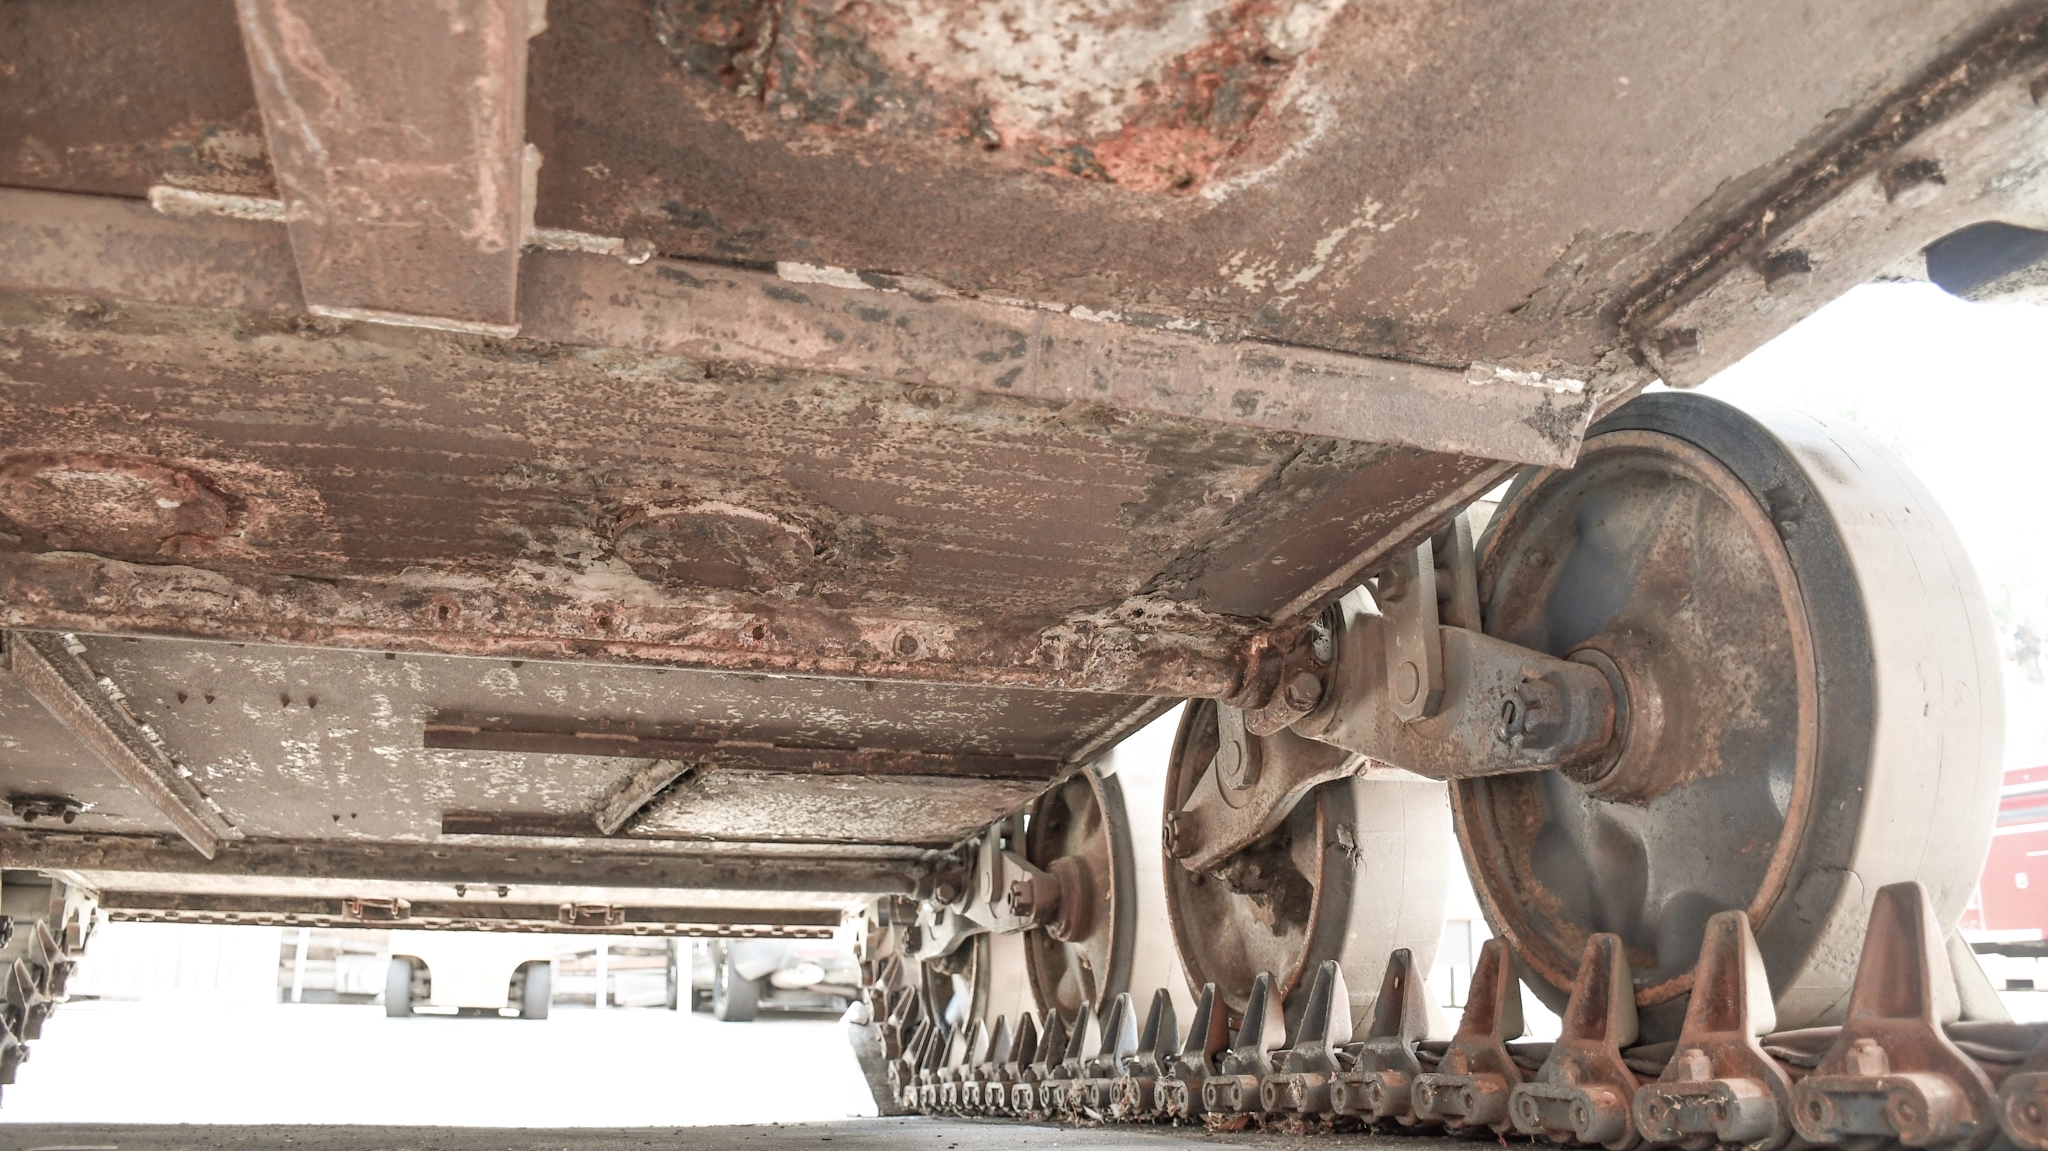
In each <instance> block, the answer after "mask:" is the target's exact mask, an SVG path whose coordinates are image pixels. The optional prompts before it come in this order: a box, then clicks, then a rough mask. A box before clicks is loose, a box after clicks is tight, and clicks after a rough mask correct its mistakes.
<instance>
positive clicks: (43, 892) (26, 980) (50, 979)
mask: <svg viewBox="0 0 2048 1151" xmlns="http://www.w3.org/2000/svg"><path fill="white" fill-rule="evenodd" d="M95 911H96V903H95V901H94V899H93V896H92V894H91V893H90V892H88V891H86V890H84V889H83V888H80V887H76V886H74V885H72V884H68V883H66V882H64V881H63V880H61V879H50V880H47V881H45V880H41V879H37V880H34V881H31V882H24V883H7V884H5V885H4V886H0V971H4V974H0V988H4V993H5V996H6V999H5V1001H4V1002H0V1085H5V1084H11V1083H13V1082H14V1079H15V1075H16V1074H17V1073H18V1072H19V1071H20V1068H21V1065H22V1064H23V1063H25V1062H27V1061H28V1057H29V1043H30V1042H32V1041H34V1040H37V1039H40V1038H42V1035H43V1027H44V1025H45V1023H46V1022H47V1021H48V1019H49V1017H50V1013H51V1012H52V1011H54V1010H55V1009H56V1007H57V1005H58V1004H60V1003H62V1002H63V1001H64V995H65V987H66V984H68V983H69V982H70V979H71V974H72V972H74V971H76V970H77V969H78V959H77V956H78V955H79V954H80V953H81V952H83V951H84V950H85V944H86V941H87V939H88V937H89V936H90V935H91V934H92V930H93V917H94V913H95Z"/></svg>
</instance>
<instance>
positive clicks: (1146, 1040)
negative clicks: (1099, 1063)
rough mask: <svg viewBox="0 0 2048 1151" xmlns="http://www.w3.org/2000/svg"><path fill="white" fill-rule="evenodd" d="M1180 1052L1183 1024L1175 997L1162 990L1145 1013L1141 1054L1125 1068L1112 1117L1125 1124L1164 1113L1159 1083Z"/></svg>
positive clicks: (1139, 1046) (1132, 1057)
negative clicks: (1176, 1008) (1174, 1007)
mask: <svg viewBox="0 0 2048 1151" xmlns="http://www.w3.org/2000/svg"><path fill="white" fill-rule="evenodd" d="M1179 1050H1180V1021H1179V1020H1177V1019H1175V1018H1174V1016H1173V996H1171V995H1169V994H1167V993H1166V988H1164V987H1162V988H1160V989H1159V990H1157V991H1155V992H1153V993H1152V1007H1151V1009H1150V1010H1148V1011H1146V1012H1145V1030H1144V1031H1143V1032H1141V1033H1140V1034H1139V1035H1138V1053H1137V1054H1136V1055H1133V1056H1131V1058H1130V1061H1129V1062H1128V1063H1126V1064H1124V1073H1123V1075H1122V1076H1121V1077H1119V1078H1118V1079H1117V1081H1116V1102H1115V1103H1113V1104H1112V1105H1111V1107H1110V1115H1111V1117H1112V1118H1115V1119H1117V1120H1118V1121H1120V1122H1124V1123H1131V1122H1140V1121H1144V1120H1149V1119H1153V1118H1156V1117H1157V1116H1158V1115H1159V1111H1160V1101H1159V1081H1160V1080H1161V1079H1162V1078H1164V1077H1165V1075H1166V1068H1167V1065H1168V1064H1169V1063H1170V1062H1172V1060H1173V1057H1174V1055H1175V1054H1176V1053H1177V1052H1178V1051H1179Z"/></svg>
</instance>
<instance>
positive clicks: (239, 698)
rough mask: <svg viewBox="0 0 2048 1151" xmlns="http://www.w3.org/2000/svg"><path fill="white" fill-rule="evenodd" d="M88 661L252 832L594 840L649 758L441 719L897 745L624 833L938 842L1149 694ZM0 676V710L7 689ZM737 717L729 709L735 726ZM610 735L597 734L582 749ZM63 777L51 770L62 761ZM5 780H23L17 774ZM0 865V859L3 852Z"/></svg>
mask: <svg viewBox="0 0 2048 1151" xmlns="http://www.w3.org/2000/svg"><path fill="white" fill-rule="evenodd" d="M84 646H85V649H86V650H85V654H84V659H85V661H86V663H87V664H88V665H89V666H90V667H91V669H92V671H93V672H94V673H95V674H97V675H101V676H105V677H107V678H108V679H110V680H112V681H114V682H118V683H120V684H122V685H123V687H122V690H123V691H124V692H125V693H126V697H127V701H126V706H127V707H128V708H129V709H130V710H131V711H132V712H133V713H134V715H135V716H136V718H137V719H138V720H139V721H141V722H143V723H146V724H148V725H149V726H150V728H151V729H152V730H153V731H154V732H156V733H158V735H159V736H160V737H161V739H162V740H163V742H164V744H165V745H166V746H167V747H169V748H172V749H175V751H176V753H177V756H178V759H179V762H180V763H182V764H184V765H185V766H186V767H188V768H189V769H190V770H192V771H193V772H194V773H195V775H194V780H195V782H197V783H198V784H199V785H200V786H202V787H203V788H204V790H205V792H206V794H208V795H210V796H212V797H213V798H214V799H215V800H216V801H218V802H219V803H221V804H222V806H223V807H224V808H226V810H227V811H229V812H230V813H232V817H233V819H234V822H235V824H236V825H237V826H238V827H239V828H241V829H242V830H243V831H244V832H245V833H247V834H249V835H253V836H258V837H266V836H267V837H285V838H294V839H334V840H345V841H358V842H361V841H383V840H410V841H415V842H418V841H422V840H428V839H432V838H434V837H435V836H436V835H437V834H438V835H445V834H446V833H448V832H449V831H451V830H456V829H454V828H452V827H451V825H450V823H449V813H451V812H455V813H463V815H464V816H465V818H467V819H468V820H469V823H470V826H469V827H466V828H463V829H461V830H475V829H478V825H481V826H482V827H484V828H492V829H503V830H507V831H512V832H513V833H515V834H524V835H529V836H530V835H534V834H552V835H555V836H567V837H581V838H590V839H595V838H597V837H598V836H599V829H598V828H597V826H596V823H595V815H596V812H597V811H598V809H599V808H600V807H602V806H603V804H604V801H605V800H606V798H607V797H608V796H609V795H610V794H611V793H612V791H613V790H614V789H615V788H616V787H617V786H618V785H619V784H620V782H621V781H622V780H624V779H626V778H627V777H629V776H631V775H632V774H633V773H634V771H635V770H636V768H637V767H638V765H639V764H640V763H642V762H644V759H633V758H625V757H621V756H619V755H617V754H616V752H617V747H616V746H615V745H613V746H599V747H593V748H591V749H590V750H591V752H593V753H594V754H575V753H573V752H572V751H569V750H568V749H564V748H562V747H560V746H549V747H545V748H535V749H532V750H526V751H483V750H474V749H472V750H460V751H456V750H437V749H435V748H432V747H429V746H425V742H424V741H423V740H422V732H423V728H424V726H425V725H426V724H427V723H429V722H431V721H433V720H434V719H435V718H437V717H438V716H440V715H442V714H444V713H446V712H448V711H458V712H463V713H467V714H483V713H495V714H500V715H510V716H518V717H528V718H527V719H526V720H525V722H524V726H528V727H541V726H543V725H553V726H556V727H558V728H563V727H566V728H571V729H575V730H581V731H583V732H585V733H598V734H611V735H615V736H616V735H630V734H633V733H635V732H647V733H649V734H655V733H660V732H674V731H689V730H698V731H702V730H707V729H715V730H717V731H719V732H720V733H721V735H722V736H723V737H724V738H726V739H728V740H730V741H733V742H735V743H738V744H740V745H742V746H744V745H745V744H749V743H751V744H756V745H766V746H770V747H772V746H776V745H780V746H782V747H784V748H787V749H791V750H792V751H795V750H798V749H804V748H809V749H814V751H815V754H819V755H831V754H833V753H835V752H844V753H847V754H849V755H851V754H853V753H856V752H858V751H860V750H862V749H865V751H866V753H867V757H868V758H869V759H871V760H874V761H875V762H876V763H877V764H878V765H882V766H886V765H887V763H888V761H889V756H890V753H892V752H894V753H902V754H903V756H904V758H905V759H906V760H908V761H910V762H911V766H912V767H913V772H914V771H915V762H916V761H917V760H919V759H920V753H936V754H935V755H933V756H932V757H931V760H932V765H931V766H927V767H925V768H924V769H923V773H922V774H916V773H913V774H905V775H897V776H893V777H891V776H878V775H858V774H856V775H850V776H837V777H834V778H831V779H825V778H821V777H815V776H811V775H808V774H805V773H796V774H791V773H789V772H787V771H784V772H781V773H762V772H760V771H757V770H748V769H747V767H746V764H745V763H744V762H743V761H742V762H738V763H735V764H734V765H733V766H732V767H731V768H729V769H728V768H724V767H719V766H717V765H716V764H715V763H713V764H710V765H707V766H706V767H705V768H704V769H701V770H700V771H699V772H698V774H697V775H696V777H695V778H692V779H689V780H686V781H683V782H682V783H678V784H676V785H674V786H673V787H671V788H669V789H667V790H666V791H665V793H664V794H663V795H662V796H661V797H660V798H658V799H656V800H655V801H654V802H653V803H651V804H650V805H649V807H648V808H647V809H646V810H645V811H643V812H642V813H641V815H640V817H639V818H638V819H637V820H635V821H633V822H631V823H629V824H628V825H627V826H626V827H625V828H624V829H623V830H622V831H620V833H619V839H620V840H635V839H653V840H661V841H664V842H669V843H676V842H677V841H692V840H694V841H697V842H699V843H700V844H701V843H704V842H707V841H722V842H727V843H731V842H734V841H739V842H746V841H760V840H769V841H779V842H794V843H803V842H810V843H877V842H879V843H891V842H895V843H915V844H927V845H935V846H944V845H945V844H948V843H951V842H953V841H954V840H955V839H957V838H959V837H960V836H962V835H965V834H967V833H969V832H971V831H972V830H974V829H975V828H977V827H979V826H980V825H981V824H982V823H985V822H987V820H989V819H991V818H993V817H994V816H995V815H998V814H1000V813H1001V812H1002V811H1004V810H1007V808H1009V807H1011V806H1015V805H1016V804H1018V803H1022V802H1024V801H1025V800H1027V799H1029V798H1030V796H1032V795H1033V794H1035V793H1036V792H1037V791H1038V790H1039V789H1040V788H1042V787H1043V786H1044V782H1045V780H1046V779H1047V778H1049V777H1050V774H1051V773H1050V770H1049V768H1050V767H1051V766H1052V765H1055V764H1057V763H1059V762H1060V761H1062V760H1064V759H1066V758H1067V757H1069V756H1071V755H1074V754H1077V753H1079V752H1081V751H1082V750H1084V749H1085V747H1086V746H1087V745H1088V744H1089V743H1091V742H1093V741H1095V740H1097V739H1098V738H1100V737H1102V736H1104V735H1106V734H1107V733H1110V732H1113V731H1115V730H1117V729H1118V727H1119V726H1120V725H1121V724H1123V723H1125V722H1127V721H1128V720H1129V718H1130V717H1131V716H1133V715H1136V716H1145V715H1149V714H1150V705H1149V704H1148V702H1147V701H1144V700H1136V699H1129V698H1125V697H1119V696H1108V695H1099V694H1094V693H1072V692H999V691H992V690H989V689H986V688H958V687H941V686H919V685H911V684H875V683H869V684H862V683H858V682H846V681H836V680H829V679H816V678H805V679H797V678H789V679H764V678H759V677H750V676H749V677H741V676H729V675H717V674H706V673H696V672H663V671H660V670H655V669H625V668H605V669H596V670H595V672H593V669H588V668H579V667H576V666H571V665H564V664H558V663H555V664H551V663H520V662H515V661H506V660H478V659H453V658H447V657H415V656H406V657H402V658H386V657H385V656H383V655H381V654H377V653H357V652H342V651H321V650H317V649H311V648H298V649H278V648H270V649H253V650H252V649H243V648H235V647H230V646H228V645H225V644H208V643H192V642H173V641H149V642H140V643H138V642H127V641H121V640H108V639H97V638H94V639H88V640H87V641H86V642H85V644H84ZM18 692H19V689H18V688H16V687H14V686H13V685H12V684H11V682H10V681H7V680H6V679H5V677H0V700H8V699H11V698H12V697H13V696H15V695H16V694H18ZM736 715H737V716H743V717H744V718H743V719H739V720H734V719H733V718H732V717H734V716H736ZM36 734H37V733H36V732H35V731H34V730H33V729H25V730H23V731H22V735H23V736H24V737H25V738H24V741H23V742H21V743H18V744H15V745H12V746H4V747H0V778H5V779H7V780H8V781H9V784H10V786H19V785H20V784H25V783H30V782H33V783H34V784H35V786H36V788H37V790H38V791H41V792H48V793H54V794H67V795H68V794H77V795H80V796H84V797H86V798H88V799H90V800H92V801H93V802H92V806H91V807H90V808H88V809H87V810H86V811H84V812H83V813H81V814H80V815H79V816H78V819H77V822H76V823H74V824H71V825H69V826H70V827H72V828H74V829H76V830H78V831H82V832H111V833H122V832H133V831H139V830H155V829H157V828H161V827H163V826H165V825H164V824H163V823H161V822H160V817H158V816H157V815H156V814H155V812H154V809H153V808H152V806H151V805H150V804H149V803H148V802H146V801H145V800H144V799H143V798H142V797H141V796H140V795H133V794H130V795H125V796H124V795H120V794H118V793H116V794H112V795H107V794H101V793H97V792H94V791H92V790H91V785H92V784H93V783H94V781H96V780H97V779H99V778H100V777H101V776H103V775H105V774H106V769H105V768H104V767H102V766H100V765H98V764H95V763H93V762H91V761H89V760H77V761H65V760H58V759H56V758H55V757H54V756H50V755H45V754H44V752H45V750H47V751H50V752H60V753H61V752H62V751H63V750H65V749H66V748H68V747H69V746H70V741H69V740H68V739H67V738H65V737H64V736H62V735H61V734H56V733H52V735H50V736H48V737H46V738H44V739H43V740H41V741H38V742H29V741H28V740H29V739H30V738H33V737H34V736H35V735H36ZM578 742H583V743H587V744H604V743H606V742H607V741H603V740H589V739H585V740H582V741H578ZM1018 753H1023V754H1025V755H1027V756H1029V760H1028V762H1029V763H1031V764H1032V765H1033V767H1032V769H1031V770H1028V771H1022V772H1019V773H1018V774H1019V775H1020V776H1021V778H1011V779H1007V780H1005V779H986V778H976V777H974V776H972V775H964V776H963V775H961V774H954V772H953V768H952V760H951V759H950V758H949V757H953V756H957V757H961V758H965V759H967V760H970V761H971V760H974V759H976V758H986V759H989V760H995V759H999V758H1007V757H1009V756H1013V755H1016V754H1018ZM59 763H62V764H65V765H66V766H65V767H64V769H63V770H52V768H53V767H55V766H56V765H57V764H59ZM17 781H19V782H18V783H17ZM9 863H10V866H11V865H13V861H12V859H11V858H10V860H9Z"/></svg>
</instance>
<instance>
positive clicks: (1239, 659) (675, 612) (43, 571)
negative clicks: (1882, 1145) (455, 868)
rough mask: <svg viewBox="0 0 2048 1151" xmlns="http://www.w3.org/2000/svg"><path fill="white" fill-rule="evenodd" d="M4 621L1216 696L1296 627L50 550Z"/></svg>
mask: <svg viewBox="0 0 2048 1151" xmlns="http://www.w3.org/2000/svg"><path fill="white" fill-rule="evenodd" d="M0 626H4V627H13V628H32V629H41V630H62V631H74V632H86V633H92V634H104V635H163V636H182V637H186V638H191V639H216V640H226V641H229V642H235V643H271V644H300V645H306V646H317V647H341V648H353V649H356V650H369V651H406V652H427V653H437V654H442V655H473V656H492V657H496V658H502V659H536V660H573V661H581V662H594V663H612V664H622V665H638V666H647V667H678V668H701V669H705V670H716V671H745V672H771V673H776V674H784V675H816V676H830V677H839V678H855V679H882V680H898V681H905V682H919V683H956V684H979V685H985V686H991V687H1031V688H1049V689H1057V690H1066V691H1098V692H1109V693H1115V694H1124V695H1147V696H1176V697H1180V698H1188V697H1193V696H1202V697H1213V698H1225V699H1228V698H1234V697H1237V696H1239V694H1240V693H1241V692H1247V691H1249V692H1250V693H1251V694H1253V695H1256V694H1258V692H1260V691H1265V692H1270V691H1271V688H1272V683H1271V682H1270V680H1271V678H1272V676H1274V675H1277V673H1278V665H1277V662H1276V661H1274V660H1272V659H1271V658H1269V657H1271V656H1272V654H1273V653H1274V652H1275V651H1284V650H1286V649H1288V648H1291V647H1292V646H1293V645H1294V643H1295V642H1296V640H1297V639H1298V638H1299V635H1300V634H1301V632H1302V630H1303V629H1302V628H1301V627H1299V626H1296V627H1291V628H1290V627H1281V628H1273V629H1267V628H1262V627H1260V626H1258V625H1257V624H1255V623H1253V622H1251V621H1246V620H1239V619H1234V618H1230V617H1222V616H1212V615H1204V614H1203V613H1200V612H1193V611H1187V610H1185V609H1183V608H1180V607H1179V606H1178V605H1173V606H1170V607H1166V608H1164V609H1155V610H1153V611H1152V612H1151V613H1150V614H1144V613H1137V612H1122V611H1115V610H1112V611H1106V612H1100V613H1088V614H1086V615H1079V616H1075V617H1072V618H1070V619H1068V620H1065V621H1062V622H1059V623H1056V624H1053V625H1052V626H1050V627H1043V628H1038V629H1024V628H1019V627H1016V626H1014V625H1010V624H1009V621H1003V620H994V621H989V620H975V619H957V620H942V619H932V618H928V617H927V618H920V617H917V616H912V615H909V614H907V613H906V614H905V615H902V616H900V617H897V618H889V617H888V616H886V615H882V614H881V613H868V612H858V611H852V610H835V609H831V608H825V607H815V608H810V609H808V610H807V611H806V613H805V614H804V615H802V616H798V615H796V614H795V613H792V612H790V611H788V610H787V608H786V607H785V606H784V605H782V604H781V603H779V602H772V601H768V600H765V599H762V600H749V599H746V598H742V597H738V596H721V597H706V598H705V599H701V600H697V601H694V602H691V601H682V602H677V601H669V602H660V601H652V602H645V603H640V602H634V601H630V600H629V601H625V602H620V601H619V600H617V599H613V598H609V597H604V596H601V595H598V596H590V597H588V598H584V597H583V596H582V595H581V594H580V593H578V592H577V591H576V590H575V589H551V588H541V589H534V590H522V589H520V588H517V587H508V586H483V585H479V584H476V583H474V582H463V581H460V580H450V581H449V582H447V583H446V584H442V585H438V586H437V585H435V584H431V583H423V582H421V581H419V580H416V579H411V578H401V579H304V578H300V577H296V576H282V575H267V574H257V573H231V572H220V571H206V570H203V569H200V568H193V567H183V566H176V565H159V564H131V563H124V562H122V561H118V560H109V559H103V558H100V557H98V556H90V555H83V554H79V553H57V552H46V553H40V554H24V553H21V552H4V553H0ZM1267 664H1272V665H1273V666H1272V667H1271V668H1270V669H1268V668H1267V667H1266V665H1267ZM1256 702H1263V699H1260V700H1258V701H1256Z"/></svg>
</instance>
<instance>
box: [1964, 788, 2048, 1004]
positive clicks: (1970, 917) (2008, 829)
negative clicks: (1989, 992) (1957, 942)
mask: <svg viewBox="0 0 2048 1151" xmlns="http://www.w3.org/2000/svg"><path fill="white" fill-rule="evenodd" d="M2044 929H2048V764H2042V765H2039V766H2035V767H2012V768H2007V769H2006V772H2005V782H2004V785H2003V786H2002V787H2000V788H1999V799H1998V826H1997V828H1996V830H1994V831H1993V832H1992V835H1991V854H1990V855H1989V856H1987V857H1986V858H1985V860H1984V873H1983V875H1982V876H1981V877H1980V878H1979V879H1978V880H1977V894H1976V897H1975V898H1973V899H1972V900H1971V901H1970V906H1969V909H1968V910H1966V911H1964V912H1963V921H1962V932H1963V936H1964V938H1966V939H1968V940H1969V941H1970V944H1971V946H1972V947H1973V948H1974V949H1975V950H1976V952H1977V955H1978V957H1979V958H1980V959H1981V960H1982V961H1983V963H1984V971H1985V974H1987V975H1989V976H1990V977H1991V980H1992V983H1993V985H1994V986H1996V987H1998V988H1999V989H2000V990H2001V991H2004V992H2007V993H2008V994H2007V995H2006V999H2007V1001H2008V1005H2009V1006H2012V1007H2013V1009H2014V1014H2015V1015H2017V1016H2021V1017H2024V1018H2037V1017H2041V1016H2044V1015H2048V942H2044ZM2027 992H2036V993H2039V994H2041V997H2042V1000H2043V1002H2042V1003H2041V1004H2040V1005H2039V1010H2038V1011H2029V1010H2028V1007H2029V1006H2030V1005H2029V1004H2026V1003H2025V1001H2024V999H2021V998H2019V997H2018V996H2016V995H2014V994H2013V993H2021V994H2022V995H2023V994H2024V993H2027Z"/></svg>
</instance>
